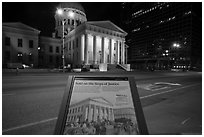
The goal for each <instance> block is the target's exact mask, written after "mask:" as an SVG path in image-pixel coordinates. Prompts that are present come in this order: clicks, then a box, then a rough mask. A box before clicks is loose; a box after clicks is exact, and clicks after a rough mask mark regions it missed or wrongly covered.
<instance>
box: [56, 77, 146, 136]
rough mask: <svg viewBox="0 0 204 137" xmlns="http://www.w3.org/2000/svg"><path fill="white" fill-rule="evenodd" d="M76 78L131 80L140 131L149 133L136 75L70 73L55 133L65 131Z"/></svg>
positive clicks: (59, 133)
mask: <svg viewBox="0 0 204 137" xmlns="http://www.w3.org/2000/svg"><path fill="white" fill-rule="evenodd" d="M75 80H126V81H129V84H130V92H131V94H132V100H133V105H134V108H135V115H136V119H137V124H138V129H139V133H140V134H141V135H148V134H149V133H148V129H147V124H146V121H145V117H144V113H143V109H142V106H141V102H140V98H139V94H138V90H137V87H136V82H135V79H134V77H132V76H117V75H111V76H110V75H107V76H101V75H93V76H92V75H89V76H87V75H70V76H69V77H68V81H67V85H66V88H65V92H64V96H63V100H62V103H61V106H60V111H59V115H58V119H57V123H56V126H55V131H54V134H55V135H62V134H63V132H64V128H65V124H66V118H67V114H68V110H69V105H70V100H71V96H72V90H73V85H74V81H75Z"/></svg>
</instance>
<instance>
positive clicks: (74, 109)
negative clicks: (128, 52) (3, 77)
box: [55, 75, 148, 135]
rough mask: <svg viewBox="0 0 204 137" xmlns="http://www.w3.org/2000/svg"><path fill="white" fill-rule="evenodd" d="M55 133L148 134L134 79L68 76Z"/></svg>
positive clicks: (124, 77)
mask: <svg viewBox="0 0 204 137" xmlns="http://www.w3.org/2000/svg"><path fill="white" fill-rule="evenodd" d="M55 134H57V135H61V134H63V135H67V134H68V135H76V134H78V135H83V134H85V135H89V134H90V135H134V134H144V135H147V134H148V130H147V126H146V121H145V117H144V114H143V110H142V107H141V102H140V99H139V95H138V91H137V88H136V84H135V80H134V78H133V77H129V76H103V77H102V76H83V75H73V76H69V78H68V82H67V86H66V89H65V92H64V97H63V101H62V104H61V108H60V112H59V116H58V120H57V124H56V128H55Z"/></svg>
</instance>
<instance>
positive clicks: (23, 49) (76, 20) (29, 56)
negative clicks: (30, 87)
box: [2, 2, 127, 71]
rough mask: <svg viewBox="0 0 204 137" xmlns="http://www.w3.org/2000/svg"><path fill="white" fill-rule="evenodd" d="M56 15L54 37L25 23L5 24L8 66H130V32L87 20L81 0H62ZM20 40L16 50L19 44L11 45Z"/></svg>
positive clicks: (5, 47) (5, 50) (5, 48)
mask: <svg viewBox="0 0 204 137" xmlns="http://www.w3.org/2000/svg"><path fill="white" fill-rule="evenodd" d="M54 18H55V32H54V33H53V34H52V37H47V36H40V35H39V33H40V31H39V30H37V29H34V28H32V27H30V26H27V25H26V24H23V23H21V22H14V23H4V24H3V32H2V34H3V37H2V39H3V47H4V48H3V49H4V51H3V57H4V58H3V64H4V66H5V67H6V65H7V64H8V63H14V65H15V63H19V64H26V65H29V66H34V67H36V68H59V67H61V66H68V65H69V66H72V68H81V66H82V64H83V66H84V65H85V67H94V68H95V67H96V68H99V69H100V68H103V70H104V71H105V70H107V66H111V65H112V64H114V66H115V67H116V66H117V65H120V66H121V67H123V68H126V66H127V65H126V62H127V49H126V47H125V36H126V35H127V33H126V32H125V31H124V30H122V29H121V28H119V27H118V26H116V25H115V24H114V23H112V22H111V21H108V20H107V21H87V16H86V13H85V10H84V8H83V6H82V5H81V4H80V3H77V2H62V3H59V4H58V6H57V10H56V13H55V15H54ZM44 23H46V22H44ZM24 35H25V36H26V37H25V36H24ZM63 36H64V37H63ZM16 41H17V47H18V48H17V50H14V49H16V47H14V48H10V46H15V45H16V44H11V43H15V42H16ZM109 64H111V65H109ZM110 68H111V67H110Z"/></svg>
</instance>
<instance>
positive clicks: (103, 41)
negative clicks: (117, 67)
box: [101, 37, 105, 63]
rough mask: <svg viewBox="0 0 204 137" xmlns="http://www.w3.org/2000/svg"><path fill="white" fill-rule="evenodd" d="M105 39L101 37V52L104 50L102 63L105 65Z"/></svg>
mask: <svg viewBox="0 0 204 137" xmlns="http://www.w3.org/2000/svg"><path fill="white" fill-rule="evenodd" d="M104 43H105V39H104V37H101V50H102V63H105V46H104Z"/></svg>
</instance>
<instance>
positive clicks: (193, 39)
mask: <svg viewBox="0 0 204 137" xmlns="http://www.w3.org/2000/svg"><path fill="white" fill-rule="evenodd" d="M201 5H202V4H201V3H192V2H191V3H188V2H179V3H178V2H172V3H171V2H157V3H154V2H152V3H146V2H145V3H123V4H122V5H121V6H122V8H123V10H124V11H126V12H123V14H124V13H126V14H125V15H123V16H124V17H125V18H124V25H126V28H127V27H128V29H127V31H128V34H129V35H128V36H127V44H128V45H129V52H128V55H129V56H128V58H129V63H130V64H131V66H132V67H134V68H136V69H144V68H149V67H151V68H155V69H172V68H181V69H189V68H193V67H201V65H199V64H201V60H202V52H201V51H202V38H201V36H202V31H201V28H202V25H201V22H202V19H201V16H199V15H198V14H201V12H202V10H201V9H202V8H201ZM128 9H129V11H128ZM127 11H128V12H127ZM129 26H130V27H129ZM195 53H196V54H195Z"/></svg>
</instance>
